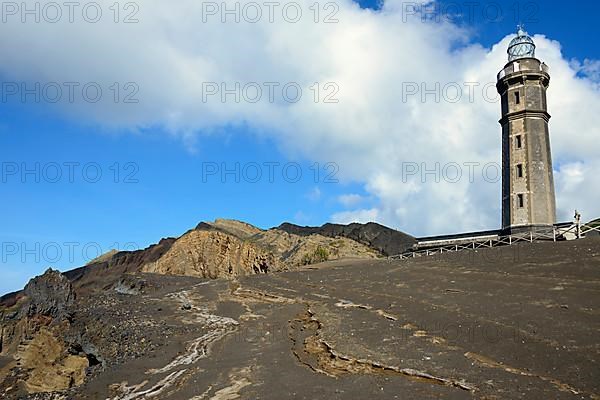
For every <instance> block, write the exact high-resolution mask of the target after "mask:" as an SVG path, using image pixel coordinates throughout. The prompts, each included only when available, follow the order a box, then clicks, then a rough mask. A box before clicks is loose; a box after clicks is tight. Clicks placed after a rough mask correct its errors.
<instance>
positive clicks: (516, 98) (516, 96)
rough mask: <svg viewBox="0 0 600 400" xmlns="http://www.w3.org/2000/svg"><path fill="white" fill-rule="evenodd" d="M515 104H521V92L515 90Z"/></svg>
mask: <svg viewBox="0 0 600 400" xmlns="http://www.w3.org/2000/svg"><path fill="white" fill-rule="evenodd" d="M515 104H521V93H519V92H515Z"/></svg>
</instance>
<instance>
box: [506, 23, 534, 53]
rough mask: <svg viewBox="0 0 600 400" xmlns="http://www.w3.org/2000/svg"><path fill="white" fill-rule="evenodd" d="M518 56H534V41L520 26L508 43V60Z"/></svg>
mask: <svg viewBox="0 0 600 400" xmlns="http://www.w3.org/2000/svg"><path fill="white" fill-rule="evenodd" d="M520 58H535V43H534V42H533V39H532V38H531V37H530V36H529V35H528V34H527V32H525V31H524V30H523V28H522V27H519V30H518V31H517V37H516V38H514V39H513V40H511V42H510V44H509V45H508V61H514V60H518V59H520Z"/></svg>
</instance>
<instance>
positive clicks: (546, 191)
mask: <svg viewBox="0 0 600 400" xmlns="http://www.w3.org/2000/svg"><path fill="white" fill-rule="evenodd" d="M535 49H536V46H535V43H534V41H533V39H532V38H531V37H529V35H528V34H527V33H526V32H525V31H524V29H523V28H522V27H519V29H518V32H517V36H516V37H515V38H514V39H513V40H512V41H511V42H510V45H509V47H508V63H507V64H506V65H505V66H504V68H503V69H502V70H501V71H500V73H499V74H498V81H497V84H496V88H497V89H498V93H499V94H500V96H501V104H502V118H501V119H500V121H499V122H500V125H501V126H502V229H503V232H504V233H506V234H515V233H521V232H533V233H536V232H539V233H546V232H551V231H552V229H553V227H554V224H555V223H556V200H555V194H554V178H553V174H552V155H551V151H550V134H549V130H548V122H549V121H550V114H548V107H547V102H546V91H547V89H548V86H549V84H550V75H549V73H548V66H547V65H546V64H545V63H543V62H541V61H540V60H538V59H537V58H536V57H535Z"/></svg>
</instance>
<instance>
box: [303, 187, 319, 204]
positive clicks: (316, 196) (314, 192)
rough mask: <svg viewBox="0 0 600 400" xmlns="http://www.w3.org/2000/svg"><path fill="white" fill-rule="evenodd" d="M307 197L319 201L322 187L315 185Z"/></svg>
mask: <svg viewBox="0 0 600 400" xmlns="http://www.w3.org/2000/svg"><path fill="white" fill-rule="evenodd" d="M306 198H307V199H309V200H310V201H313V202H314V201H319V200H320V199H321V189H319V187H318V186H315V187H313V188H312V189H311V190H310V191H309V192H308V193H307V194H306Z"/></svg>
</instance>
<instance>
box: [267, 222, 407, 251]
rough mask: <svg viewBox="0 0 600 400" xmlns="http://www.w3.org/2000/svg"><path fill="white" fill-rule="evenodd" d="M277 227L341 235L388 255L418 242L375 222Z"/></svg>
mask: <svg viewBox="0 0 600 400" xmlns="http://www.w3.org/2000/svg"><path fill="white" fill-rule="evenodd" d="M275 229H280V230H282V231H285V232H287V233H293V234H296V235H300V236H308V235H313V234H319V235H323V236H329V237H338V236H341V237H345V238H348V239H352V240H355V241H357V242H359V243H362V244H365V245H367V246H369V247H371V248H373V249H375V250H377V251H379V252H381V253H383V254H384V255H386V256H391V255H396V254H400V253H403V252H405V251H406V250H408V249H410V248H411V247H412V246H413V244H415V243H416V239H415V238H414V237H412V236H410V235H407V234H406V233H404V232H400V231H397V230H395V229H391V228H388V227H386V226H383V225H379V224H377V223H374V222H369V223H367V224H358V223H353V224H349V225H339V224H325V225H323V226H320V227H312V226H298V225H294V224H290V223H287V222H285V223H283V224H281V225H279V226H278V227H277V228H275Z"/></svg>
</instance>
